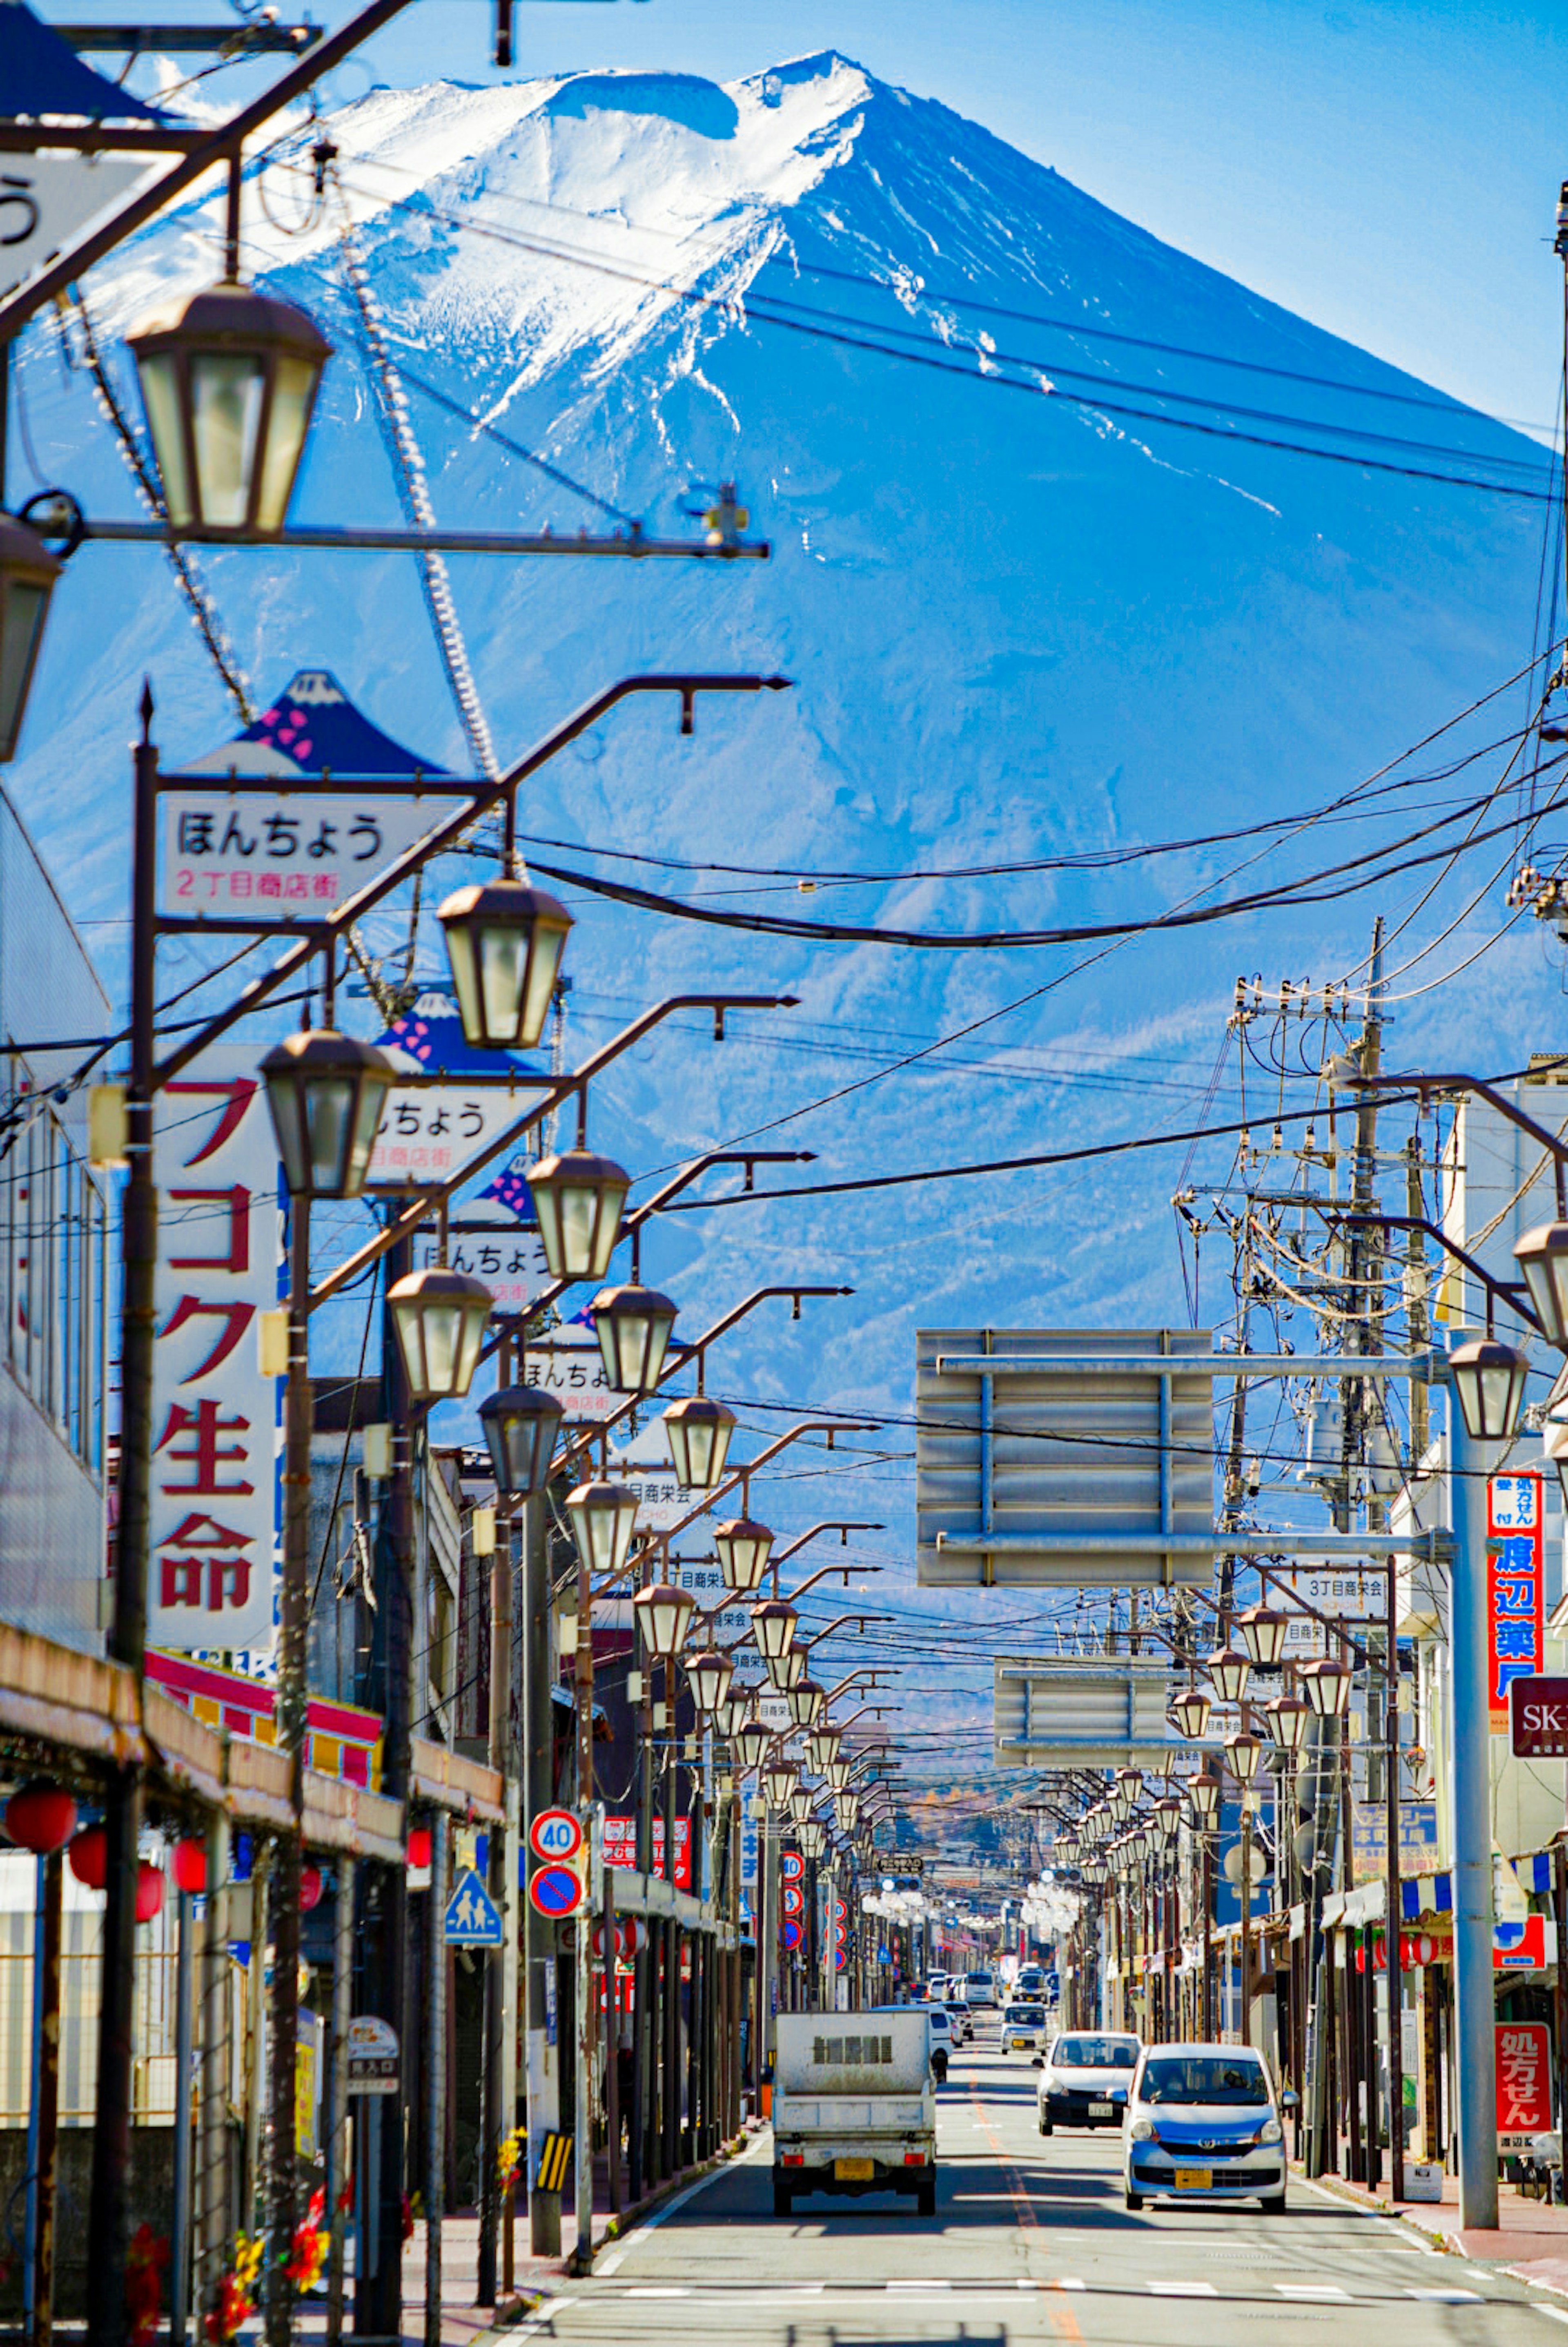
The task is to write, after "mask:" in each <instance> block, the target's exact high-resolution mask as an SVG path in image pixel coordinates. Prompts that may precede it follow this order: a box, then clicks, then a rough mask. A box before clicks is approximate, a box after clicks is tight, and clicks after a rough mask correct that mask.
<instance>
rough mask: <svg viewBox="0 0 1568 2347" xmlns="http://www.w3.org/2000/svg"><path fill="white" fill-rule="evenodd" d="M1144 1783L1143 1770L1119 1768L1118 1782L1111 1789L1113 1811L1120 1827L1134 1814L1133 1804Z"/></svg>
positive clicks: (1117, 1772) (1117, 1773)
mask: <svg viewBox="0 0 1568 2347" xmlns="http://www.w3.org/2000/svg"><path fill="white" fill-rule="evenodd" d="M1143 1781H1144V1772H1143V1770H1142V1769H1141V1768H1118V1769H1117V1771H1116V1781H1115V1784H1114V1785H1113V1786H1112V1788H1111V1811H1112V1815H1113V1816H1114V1817H1115V1819H1116V1821H1117V1823H1118V1824H1120V1825H1125V1823H1126V1821H1127V1819H1129V1818H1130V1817H1131V1816H1132V1814H1133V1803H1134V1802H1135V1800H1136V1799H1137V1797H1138V1792H1139V1788H1141V1786H1142V1784H1143Z"/></svg>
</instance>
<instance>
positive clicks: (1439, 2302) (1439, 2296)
mask: <svg viewBox="0 0 1568 2347" xmlns="http://www.w3.org/2000/svg"><path fill="white" fill-rule="evenodd" d="M1405 2296H1406V2297H1407V2298H1422V2299H1426V2300H1428V2301H1430V2302H1431V2304H1432V2305H1433V2306H1481V2305H1482V2304H1483V2303H1484V2301H1483V2300H1482V2298H1481V2292H1480V2291H1478V2290H1407V2291H1406V2292H1405Z"/></svg>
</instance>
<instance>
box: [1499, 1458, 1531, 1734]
mask: <svg viewBox="0 0 1568 2347" xmlns="http://www.w3.org/2000/svg"><path fill="white" fill-rule="evenodd" d="M1544 1525H1545V1506H1544V1501H1543V1479H1542V1478H1541V1477H1540V1476H1539V1475H1533V1474H1524V1475H1493V1476H1492V1479H1491V1481H1490V1482H1489V1483H1488V1484H1487V1487H1486V1529H1487V1542H1486V1652H1487V1698H1488V1702H1489V1705H1490V1707H1491V1712H1492V1734H1493V1735H1494V1736H1504V1735H1506V1734H1507V1732H1508V1720H1509V1695H1508V1691H1509V1688H1510V1687H1511V1686H1512V1684H1513V1682H1514V1680H1515V1679H1520V1678H1527V1677H1529V1676H1532V1674H1533V1673H1535V1672H1538V1671H1539V1670H1540V1668H1541V1665H1542V1664H1543V1662H1544V1661H1545V1659H1546V1655H1545V1642H1546V1557H1545V1542H1544Z"/></svg>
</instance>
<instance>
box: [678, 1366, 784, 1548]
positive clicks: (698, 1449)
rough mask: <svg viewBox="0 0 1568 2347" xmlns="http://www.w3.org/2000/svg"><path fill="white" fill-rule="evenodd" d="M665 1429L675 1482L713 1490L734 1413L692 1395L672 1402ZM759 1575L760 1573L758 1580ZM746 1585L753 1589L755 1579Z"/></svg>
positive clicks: (721, 1471)
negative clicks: (683, 1399)
mask: <svg viewBox="0 0 1568 2347" xmlns="http://www.w3.org/2000/svg"><path fill="white" fill-rule="evenodd" d="M664 1430H665V1438H666V1440H667V1442H668V1444H669V1456H670V1464H671V1465H672V1466H673V1467H674V1469H675V1480H676V1481H677V1483H680V1484H684V1485H685V1487H686V1488H687V1490H688V1491H714V1490H716V1489H717V1487H718V1485H719V1484H720V1483H722V1482H723V1481H724V1462H725V1460H726V1459H727V1458H728V1455H729V1438H730V1436H731V1435H732V1434H733V1433H734V1431H735V1412H734V1411H733V1410H732V1409H726V1408H725V1406H724V1404H723V1403H722V1402H721V1401H709V1399H708V1396H707V1395H706V1394H692V1395H690V1396H688V1398H687V1399H686V1400H685V1401H672V1402H671V1404H670V1406H669V1408H668V1409H667V1410H666V1412H665V1414H664ZM769 1545H771V1536H769ZM764 1561H766V1560H764ZM761 1577H762V1576H761V1573H759V1574H758V1580H760V1579H761ZM736 1585H737V1584H736V1583H730V1586H731V1587H732V1588H733V1587H735V1586H736ZM747 1586H748V1588H751V1589H755V1588H756V1586H757V1582H756V1581H753V1582H749V1583H747Z"/></svg>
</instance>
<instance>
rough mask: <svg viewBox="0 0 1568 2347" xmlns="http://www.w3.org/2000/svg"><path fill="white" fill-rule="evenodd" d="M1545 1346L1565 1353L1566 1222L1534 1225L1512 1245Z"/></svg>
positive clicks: (1567, 1344) (1567, 1322) (1567, 1347)
mask: <svg viewBox="0 0 1568 2347" xmlns="http://www.w3.org/2000/svg"><path fill="white" fill-rule="evenodd" d="M1513 1259H1514V1261H1515V1262H1516V1263H1517V1264H1518V1266H1519V1268H1520V1270H1521V1271H1522V1273H1523V1274H1524V1284H1525V1286H1527V1287H1528V1288H1529V1290H1530V1300H1531V1302H1532V1304H1533V1305H1534V1307H1535V1314H1536V1317H1537V1319H1538V1320H1539V1321H1540V1323H1541V1327H1542V1329H1543V1333H1544V1335H1545V1337H1546V1340H1547V1342H1548V1344H1552V1345H1556V1346H1558V1347H1560V1348H1562V1349H1563V1351H1565V1352H1568V1223H1561V1222H1559V1223H1537V1225H1535V1228H1534V1229H1533V1230H1530V1231H1526V1232H1525V1233H1524V1235H1523V1236H1522V1238H1519V1239H1516V1240H1515V1241H1514V1245H1513Z"/></svg>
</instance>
